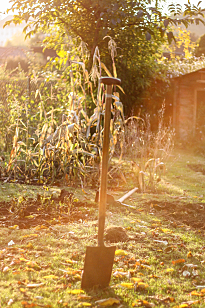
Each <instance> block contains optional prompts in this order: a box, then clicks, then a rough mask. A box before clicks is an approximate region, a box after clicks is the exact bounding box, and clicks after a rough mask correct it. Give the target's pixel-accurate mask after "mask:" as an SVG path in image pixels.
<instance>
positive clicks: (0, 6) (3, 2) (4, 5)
mask: <svg viewBox="0 0 205 308" xmlns="http://www.w3.org/2000/svg"><path fill="white" fill-rule="evenodd" d="M190 1H191V3H192V4H197V3H198V2H199V0H190ZM187 2H188V0H178V1H177V0H167V1H166V5H164V8H165V9H166V6H167V3H168V4H171V3H180V4H182V5H183V4H184V3H187ZM10 6H11V4H9V0H0V12H4V11H5V10H6V9H8V8H9V7H10ZM201 7H203V8H205V0H202V2H201ZM1 17H2V18H3V17H4V16H2V14H1Z"/></svg>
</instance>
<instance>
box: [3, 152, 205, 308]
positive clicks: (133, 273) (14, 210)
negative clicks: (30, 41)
mask: <svg viewBox="0 0 205 308" xmlns="http://www.w3.org/2000/svg"><path fill="white" fill-rule="evenodd" d="M166 168H167V172H166V174H165V175H164V176H163V179H162V180H161V181H160V182H159V183H158V187H157V190H156V191H155V192H154V193H150V192H146V193H140V192H139V191H138V192H136V193H134V194H133V195H132V196H131V197H130V198H129V199H127V200H126V201H124V202H125V203H126V204H127V205H130V206H132V207H127V206H124V205H120V204H117V203H114V204H110V205H108V207H107V212H106V214H107V217H106V232H105V239H106V240H105V243H106V245H112V244H113V243H114V245H116V247H117V248H116V253H115V259H114V265H113V271H112V277H111V282H110V287H109V288H106V289H103V290H102V289H99V288H94V289H92V290H89V291H85V290H81V274H82V270H83V266H84V257H85V251H86V247H87V246H96V245H97V224H98V221H97V219H98V206H97V204H96V203H95V202H94V200H95V193H96V192H95V190H93V189H91V188H85V189H84V190H81V189H80V188H73V187H72V188H70V187H65V186H64V187H49V186H46V187H45V186H26V185H20V184H14V183H3V182H1V183H0V198H1V199H0V206H1V215H0V228H1V230H0V231H1V232H0V259H1V272H0V275H1V279H0V294H1V307H9V306H10V307H14V308H15V307H25V308H26V307H101V306H107V307H175V308H177V307H181V308H183V307H193V308H194V307H205V267H204V264H205V244H204V236H205V228H204V225H205V224H204V221H205V209H204V206H205V196H204V186H205V180H204V177H205V172H204V171H205V158H202V157H200V156H199V157H197V156H196V155H193V153H191V152H190V151H185V150H182V149H181V150H175V151H174V152H173V154H172V156H171V157H170V159H169V161H168V162H167V163H166ZM124 170H125V171H124V173H123V174H124V176H125V179H127V180H126V181H124V184H123V182H121V185H116V183H115V185H114V184H112V181H110V182H109V193H110V194H111V195H113V197H114V198H115V200H117V199H118V198H120V197H121V196H122V195H124V194H125V193H126V192H127V191H129V190H131V189H132V188H133V187H135V186H136V181H135V174H134V172H133V170H132V168H131V167H129V163H128V162H126V163H125V166H124Z"/></svg>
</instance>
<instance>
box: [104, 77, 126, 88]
mask: <svg viewBox="0 0 205 308" xmlns="http://www.w3.org/2000/svg"><path fill="white" fill-rule="evenodd" d="M100 83H103V84H106V85H110V86H112V85H118V86H119V85H120V84H121V80H120V79H119V78H114V77H101V78H100Z"/></svg>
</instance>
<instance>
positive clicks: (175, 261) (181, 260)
mask: <svg viewBox="0 0 205 308" xmlns="http://www.w3.org/2000/svg"><path fill="white" fill-rule="evenodd" d="M184 262H185V260H184V259H178V260H174V261H172V264H174V265H175V264H180V263H184Z"/></svg>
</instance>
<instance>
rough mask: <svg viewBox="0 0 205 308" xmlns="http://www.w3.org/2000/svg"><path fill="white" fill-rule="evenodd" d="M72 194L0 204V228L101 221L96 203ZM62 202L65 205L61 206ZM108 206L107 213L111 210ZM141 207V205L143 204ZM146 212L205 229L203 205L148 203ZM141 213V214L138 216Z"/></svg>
mask: <svg viewBox="0 0 205 308" xmlns="http://www.w3.org/2000/svg"><path fill="white" fill-rule="evenodd" d="M72 195H73V194H71V193H69V192H66V193H65V191H63V190H62V193H61V195H60V196H59V197H58V198H53V199H43V200H41V199H40V198H39V196H37V199H25V200H23V201H22V202H21V203H20V204H19V203H18V201H15V200H12V201H10V202H0V225H1V226H2V227H12V226H15V225H17V226H18V228H20V229H28V228H30V227H35V226H37V225H45V226H49V225H53V224H58V223H61V224H64V223H68V222H84V221H92V220H97V219H98V205H97V203H95V202H94V201H93V202H81V201H73V200H72V197H73V196H72ZM62 201H63V203H62ZM109 207H111V206H109V205H108V209H109ZM140 207H142V204H140ZM127 209H129V211H131V212H133V213H134V212H135V211H137V210H138V209H137V206H136V210H135V209H134V208H126V209H125V207H124V206H123V205H120V204H115V205H112V211H121V212H123V210H127ZM143 211H144V212H146V213H153V214H154V215H155V216H160V217H163V218H165V219H166V220H168V221H169V222H170V223H171V224H176V225H179V224H183V225H186V226H189V227H190V228H193V229H205V208H204V205H203V204H200V203H188V202H180V201H179V200H173V202H161V203H160V202H157V204H153V203H152V202H150V201H147V202H145V203H144V204H143ZM138 213H139V212H138Z"/></svg>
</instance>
